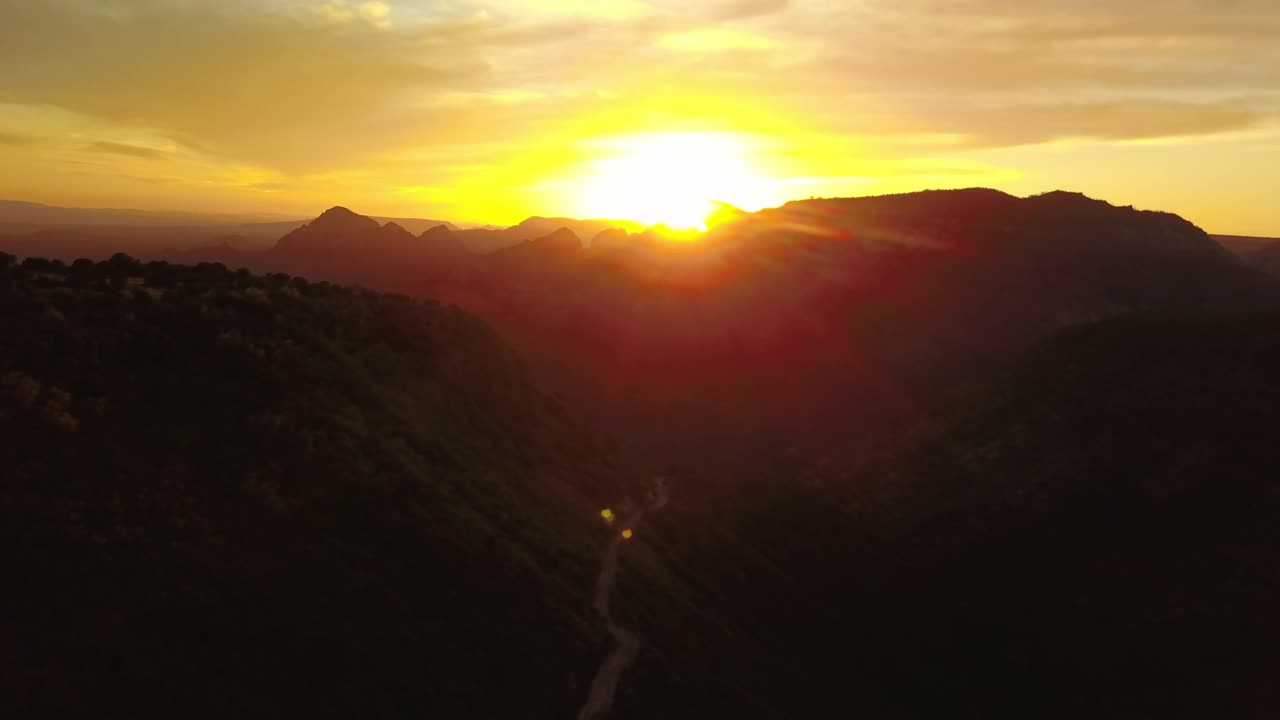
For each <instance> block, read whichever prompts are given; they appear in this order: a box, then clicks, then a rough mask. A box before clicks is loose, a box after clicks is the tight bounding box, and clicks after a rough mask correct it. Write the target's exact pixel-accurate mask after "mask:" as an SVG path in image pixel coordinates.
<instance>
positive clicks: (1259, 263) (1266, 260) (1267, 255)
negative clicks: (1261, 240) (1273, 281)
mask: <svg viewBox="0 0 1280 720" xmlns="http://www.w3.org/2000/svg"><path fill="white" fill-rule="evenodd" d="M1245 259H1246V260H1247V261H1248V262H1249V263H1250V264H1251V265H1253V266H1254V267H1256V268H1258V269H1259V270H1264V271H1266V272H1269V273H1271V274H1272V275H1278V276H1280V240H1277V241H1275V242H1273V243H1271V244H1269V245H1264V246H1263V247H1261V248H1259V249H1257V250H1255V251H1254V252H1253V253H1251V254H1250V255H1249V256H1248V257H1246V258H1245Z"/></svg>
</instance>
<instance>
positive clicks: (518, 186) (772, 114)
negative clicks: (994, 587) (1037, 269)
mask: <svg viewBox="0 0 1280 720" xmlns="http://www.w3.org/2000/svg"><path fill="white" fill-rule="evenodd" d="M1278 37H1280V2H1277V1H1276V0H1127V1H1126V2H1114V1H1113V0H1107V1H1105V2H1104V1H1103V0H790V1H788V0H707V1H699V0H542V1H540V2H517V1H516V0H495V1H484V0H382V1H379V0H372V1H365V0H217V1H216V2H215V1H206V0H36V1H33V0H0V67H2V68H4V71H3V72H0V198H5V199H15V200H30V201H36V202H46V203H50V204H56V205H71V206H82V207H131V208H144V209H155V210H193V211H203V212H275V213H280V214H283V215H289V216H299V217H309V216H313V215H315V214H317V213H318V212H319V211H320V210H323V209H324V208H326V207H329V206H331V205H335V204H342V205H346V206H348V207H351V208H353V209H355V210H357V211H359V212H364V213H367V214H376V215H391V216H411V217H433V218H440V219H446V220H453V221H461V222H491V223H502V224H505V223H514V222H517V221H519V220H520V219H522V218H524V217H526V216H529V215H533V214H541V215H573V216H600V215H611V216H617V215H618V214H619V213H627V212H629V211H630V212H632V213H633V214H645V213H648V214H655V213H660V210H655V209H653V207H652V206H654V205H655V204H660V203H672V204H677V205H678V204H679V202H680V198H682V197H685V196H686V195H688V194H690V193H692V194H695V195H698V197H699V200H701V199H703V198H705V199H715V200H723V201H726V202H730V203H734V204H737V205H739V206H742V207H744V208H746V209H749V210H753V209H757V207H759V206H766V205H777V204H780V203H781V202H784V201H786V200H788V199H793V198H803V197H810V196H823V197H826V196H852V195H869V194H882V193H887V192H902V191H910V190H918V189H925V188H949V187H971V186H984V187H995V188H999V189H1002V190H1005V191H1008V192H1012V193H1015V194H1019V195H1027V194H1032V193H1037V192H1045V191H1049V190H1054V189H1065V190H1073V191H1082V192H1085V193H1086V194H1089V195H1091V196H1093V197H1099V198H1102V199H1106V200H1109V201H1111V202H1113V203H1115V204H1118V205H1135V206H1138V207H1142V208H1149V209H1161V210H1169V211H1172V212H1177V213H1179V214H1181V215H1183V216H1185V217H1187V218H1188V219H1190V220H1192V221H1193V222H1195V223H1197V224H1199V225H1200V226H1202V227H1204V228H1205V229H1207V230H1209V231H1210V232H1219V233H1234V234H1254V235H1271V236H1280V209H1278V208H1280V204H1277V198H1276V189H1277V188H1280V42H1276V38H1278ZM638 219H649V218H638Z"/></svg>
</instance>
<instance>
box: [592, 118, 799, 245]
mask: <svg viewBox="0 0 1280 720" xmlns="http://www.w3.org/2000/svg"><path fill="white" fill-rule="evenodd" d="M600 144H601V145H603V146H604V148H605V155H606V156H605V157H604V158H602V159H600V160H598V161H597V162H596V163H595V164H594V166H593V168H592V172H591V173H589V174H588V176H587V177H585V178H583V179H582V181H581V185H582V188H583V190H582V192H581V200H580V203H579V204H580V206H581V208H582V211H583V214H584V215H586V216H590V217H607V218H617V219H624V220H634V221H637V222H642V223H647V224H658V223H663V224H665V225H668V226H670V227H672V228H676V229H685V230H688V229H694V228H697V229H706V222H707V216H708V215H710V214H711V213H712V212H714V211H715V210H716V209H718V208H719V207H720V206H719V205H718V204H717V203H728V204H730V205H734V206H737V207H740V208H744V209H748V210H755V209H759V208H761V207H764V206H766V205H769V204H772V203H776V202H778V200H779V199H778V198H775V197H774V193H773V187H774V185H775V183H774V182H772V181H771V180H770V179H769V178H768V177H766V176H765V175H764V174H763V173H762V172H761V171H760V169H759V168H758V167H757V163H756V162H755V160H754V158H753V157H752V153H753V146H752V145H751V144H750V142H749V141H748V140H747V139H745V138H743V137H742V136H739V135H735V134H732V133H713V132H682V133H652V134H643V135H628V136H623V137H620V138H614V139H610V140H607V141H603V142H601V143H600Z"/></svg>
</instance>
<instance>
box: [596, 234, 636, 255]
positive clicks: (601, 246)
mask: <svg viewBox="0 0 1280 720" xmlns="http://www.w3.org/2000/svg"><path fill="white" fill-rule="evenodd" d="M630 237H631V235H630V233H628V232H627V231H626V230H623V229H622V228H611V229H609V230H602V231H600V232H598V233H596V234H595V235H594V236H593V237H592V238H591V249H592V250H593V251H601V250H604V251H608V250H616V249H618V248H621V247H624V246H626V244H627V241H628V240H629V239H630Z"/></svg>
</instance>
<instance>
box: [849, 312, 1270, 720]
mask: <svg viewBox="0 0 1280 720" xmlns="http://www.w3.org/2000/svg"><path fill="white" fill-rule="evenodd" d="M1277 422H1280V314H1277V313H1275V312H1271V313H1265V314H1234V315H1225V314H1223V315H1210V314H1206V315H1187V314H1152V315H1136V316H1131V317H1125V318H1119V319H1115V320H1111V321H1107V322H1105V323H1102V324H1099V325H1095V326H1090V327H1085V328H1080V329H1077V330H1072V331H1070V332H1067V333H1065V334H1063V335H1062V336H1060V337H1058V338H1055V339H1054V340H1053V341H1051V342H1048V343H1045V344H1043V345H1041V346H1040V347H1038V348H1037V349H1036V350H1035V351H1034V352H1033V353H1032V354H1031V355H1030V356H1029V357H1028V358H1026V360H1025V361H1023V362H1022V363H1020V364H1019V369H1018V370H1017V371H1016V372H1015V373H1014V374H1013V375H1012V377H1011V378H1010V379H1009V380H1008V381H1007V382H1005V383H1001V384H1000V386H999V387H998V388H997V390H996V391H995V392H993V393H991V394H989V395H986V396H982V397H981V398H978V399H976V400H975V401H974V402H973V403H972V405H971V406H970V407H969V408H968V409H966V410H964V411H963V412H961V413H959V415H958V416H957V417H956V418H955V419H954V420H953V421H952V422H951V423H950V424H949V425H948V426H947V428H946V429H945V430H943V431H940V432H939V433H938V434H937V435H936V436H935V437H934V438H933V439H932V440H931V441H930V442H929V443H927V444H925V445H924V446H922V447H920V448H918V449H914V450H912V451H910V452H908V453H906V454H904V455H903V456H901V457H898V458H894V459H891V460H887V461H885V462H882V463H880V464H878V465H876V466H873V467H871V468H869V469H868V470H866V471H864V473H862V474H861V476H860V478H859V482H858V487H856V488H851V491H850V494H849V496H848V497H849V503H850V508H851V509H852V512H853V514H854V515H855V516H856V517H857V518H858V519H857V520H856V521H855V524H857V525H859V526H861V527H864V528H866V529H867V530H868V531H870V532H872V533H874V534H875V535H877V536H879V537H881V538H884V539H886V540H887V541H888V542H889V543H891V545H892V546H893V547H895V548H898V549H899V550H900V555H899V556H898V557H897V558H896V559H895V562H899V563H901V565H902V567H903V568H904V570H906V571H907V572H909V573H910V576H904V580H903V584H902V585H899V586H897V589H896V590H892V589H891V590H889V592H890V593H895V592H896V593H898V594H899V595H900V597H903V598H905V597H910V598H912V600H910V601H907V602H905V604H904V606H903V607H901V608H900V609H899V610H898V611H897V612H900V613H901V614H900V616H899V618H900V621H901V623H902V626H901V627H898V628H893V629H890V630H886V631H885V637H884V638H883V639H882V641H881V642H882V643H883V645H882V646H877V645H872V646H871V647H865V646H864V647H865V649H866V650H867V651H868V652H877V651H879V650H884V651H885V652H887V653H890V654H891V656H892V655H893V654H896V655H898V656H900V657H901V662H902V664H901V665H899V668H900V670H901V671H904V672H909V673H913V674H916V675H917V676H920V677H936V678H939V679H942V678H945V679H946V680H945V681H943V684H940V685H938V686H937V687H935V688H933V689H932V690H931V693H926V694H924V696H922V697H921V698H920V709H921V710H927V709H928V708H929V707H930V703H933V707H935V708H936V709H938V710H939V711H940V710H941V709H942V708H946V707H954V706H956V705H957V704H964V705H965V706H970V705H969V702H973V700H972V699H971V700H969V701H968V702H965V703H959V702H958V701H957V699H958V698H982V699H981V700H979V701H977V702H979V703H981V704H986V705H988V706H995V707H1001V708H1003V709H1005V710H1006V711H1007V713H1006V714H1007V716H1010V717H1062V718H1072V717H1117V718H1118V717H1166V718H1168V717H1187V718H1193V717H1205V716H1211V715H1212V716H1220V717H1240V718H1254V717H1256V718H1262V717H1267V716H1269V715H1270V714H1272V713H1273V711H1274V709H1275V707H1276V706H1277V703H1280V695H1277V693H1276V689H1275V686H1274V683H1273V682H1272V681H1271V678H1272V677H1274V674H1275V672H1276V671H1277V670H1278V669H1280V654H1278V653H1277V652H1276V648H1277V647H1280V623H1278V622H1277V621H1276V617H1275V613H1274V612H1273V606H1274V596H1275V588H1276V587H1277V582H1278V581H1280V573H1278V572H1277V570H1276V564H1275V562H1274V559H1275V558H1276V557H1277V556H1278V554H1280V531H1277V527H1276V524H1275V522H1274V518H1275V514H1276V512H1277V511H1280V485H1278V484H1277V482H1278V481H1277V476H1276V473H1275V472H1274V466H1275V460H1274V451H1273V445H1274V437H1273V436H1274V429H1275V427H1277ZM850 612H851V613H854V614H856V613H857V606H856V605H855V606H853V607H851V608H850ZM884 622H886V623H888V624H892V622H893V621H891V620H888V621H884ZM895 631H900V632H901V633H902V634H896V632H895ZM903 645H906V646H909V647H911V648H913V652H912V653H911V656H910V657H907V656H906V655H905V653H904V652H903V651H902V650H901V649H899V648H900V647H901V646H903ZM890 662H893V661H892V660H890ZM930 694H932V697H930ZM923 714H930V713H923ZM933 714H936V713H933ZM987 716H990V714H987Z"/></svg>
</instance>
